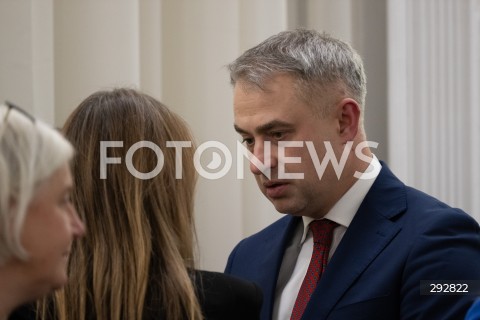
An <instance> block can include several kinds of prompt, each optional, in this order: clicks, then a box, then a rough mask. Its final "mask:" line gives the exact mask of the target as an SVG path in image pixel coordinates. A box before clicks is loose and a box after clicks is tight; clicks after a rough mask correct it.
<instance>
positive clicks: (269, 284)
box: [258, 216, 300, 319]
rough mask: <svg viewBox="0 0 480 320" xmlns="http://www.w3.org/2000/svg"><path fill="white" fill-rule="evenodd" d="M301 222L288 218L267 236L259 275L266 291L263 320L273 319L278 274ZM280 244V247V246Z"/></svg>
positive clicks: (296, 218) (283, 219)
mask: <svg viewBox="0 0 480 320" xmlns="http://www.w3.org/2000/svg"><path fill="white" fill-rule="evenodd" d="M299 221H300V218H298V217H292V216H286V217H284V218H282V219H281V220H280V221H279V222H280V225H279V226H278V227H277V228H275V230H274V232H273V233H269V234H268V235H266V237H265V239H264V243H263V245H264V250H263V252H266V254H265V256H264V257H263V258H262V261H261V263H260V264H259V269H258V271H259V273H262V277H261V281H260V283H259V284H260V285H261V287H262V288H263V290H264V301H263V307H262V312H261V313H262V314H261V319H271V318H272V312H273V304H274V301H275V289H276V286H277V280H278V273H279V270H280V267H281V265H282V259H283V254H284V252H285V249H286V246H287V245H288V243H289V240H290V238H291V236H292V233H293V232H294V230H295V226H296V225H297V223H298V222H299ZM279 244H280V245H279Z"/></svg>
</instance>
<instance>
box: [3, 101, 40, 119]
mask: <svg viewBox="0 0 480 320" xmlns="http://www.w3.org/2000/svg"><path fill="white" fill-rule="evenodd" d="M5 105H6V106H7V108H8V110H7V112H6V113H5V116H4V117H3V122H5V121H7V119H8V115H9V114H10V111H11V110H12V109H15V110H17V111H18V112H20V113H21V114H23V115H24V116H25V117H27V118H28V119H29V120H30V121H32V122H33V123H35V118H34V117H33V116H32V115H31V114H30V113H28V112H27V111H25V110H23V109H22V108H20V107H19V106H17V105H15V104H13V103H11V102H9V101H5Z"/></svg>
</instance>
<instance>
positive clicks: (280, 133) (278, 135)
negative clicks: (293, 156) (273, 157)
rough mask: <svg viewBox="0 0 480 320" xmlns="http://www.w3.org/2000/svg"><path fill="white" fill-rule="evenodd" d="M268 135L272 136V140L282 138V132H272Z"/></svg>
mask: <svg viewBox="0 0 480 320" xmlns="http://www.w3.org/2000/svg"><path fill="white" fill-rule="evenodd" d="M270 135H271V136H272V138H274V139H276V140H280V139H282V138H283V137H284V133H283V132H272V133H271V134H270Z"/></svg>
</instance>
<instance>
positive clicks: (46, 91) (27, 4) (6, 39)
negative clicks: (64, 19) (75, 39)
mask: <svg viewBox="0 0 480 320" xmlns="http://www.w3.org/2000/svg"><path fill="white" fill-rule="evenodd" d="M52 18H53V6H52V1H51V0H45V1H14V0H4V1H0V39H2V41H0V57H1V59H0V100H1V101H2V102H3V100H6V99H8V100H11V102H14V103H16V104H18V105H19V106H21V107H23V108H25V109H26V110H28V111H30V112H32V113H33V114H34V115H35V116H38V117H39V118H41V119H43V120H44V121H46V122H48V123H53V120H54V104H53V100H54V99H53V92H54V88H53V19H52Z"/></svg>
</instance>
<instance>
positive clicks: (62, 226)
mask: <svg viewBox="0 0 480 320" xmlns="http://www.w3.org/2000/svg"><path fill="white" fill-rule="evenodd" d="M72 187H73V182H72V175H71V173H70V168H69V166H68V164H65V165H64V166H62V167H60V168H59V169H57V171H55V172H54V173H53V174H52V176H50V177H49V178H48V179H46V180H45V181H43V182H42V183H41V184H40V185H39V187H38V188H37V189H36V193H35V195H34V197H33V198H32V201H31V202H30V204H29V206H28V209H27V214H26V217H25V224H24V227H23V230H22V245H23V246H24V248H25V250H26V251H27V252H28V254H29V259H28V260H27V261H21V262H19V263H20V265H21V268H23V269H25V270H24V271H25V273H24V274H25V275H26V276H28V279H29V282H30V283H31V287H32V289H33V288H36V289H37V290H35V291H38V294H44V293H46V292H49V291H51V290H53V289H57V288H60V287H62V286H63V285H64V284H65V283H66V281H67V260H68V256H69V253H70V248H71V245H72V241H73V239H74V238H76V237H81V236H83V234H84V233H85V227H84V225H83V223H82V222H81V221H80V219H79V217H78V214H77V212H76V210H75V208H74V207H73V205H72V203H71V200H70V194H71V191H72Z"/></svg>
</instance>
